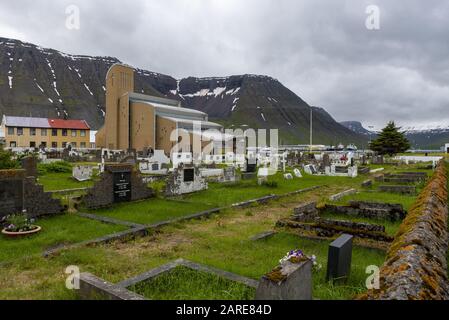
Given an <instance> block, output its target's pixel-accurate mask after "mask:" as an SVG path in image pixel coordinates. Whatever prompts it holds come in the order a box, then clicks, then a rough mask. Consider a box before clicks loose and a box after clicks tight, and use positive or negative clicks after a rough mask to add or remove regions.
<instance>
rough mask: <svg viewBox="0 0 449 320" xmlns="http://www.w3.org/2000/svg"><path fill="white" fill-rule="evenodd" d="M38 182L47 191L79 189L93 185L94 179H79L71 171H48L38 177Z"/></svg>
mask: <svg viewBox="0 0 449 320" xmlns="http://www.w3.org/2000/svg"><path fill="white" fill-rule="evenodd" d="M38 183H39V184H42V185H43V186H44V190H45V191H56V190H67V189H78V188H86V187H91V186H93V181H92V180H89V181H83V182H80V181H77V180H75V179H74V178H73V177H72V174H71V173H68V172H60V173H46V174H44V175H40V176H39V177H38Z"/></svg>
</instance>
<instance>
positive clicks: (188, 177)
mask: <svg viewBox="0 0 449 320" xmlns="http://www.w3.org/2000/svg"><path fill="white" fill-rule="evenodd" d="M194 178H195V169H194V168H189V169H184V182H192V181H194Z"/></svg>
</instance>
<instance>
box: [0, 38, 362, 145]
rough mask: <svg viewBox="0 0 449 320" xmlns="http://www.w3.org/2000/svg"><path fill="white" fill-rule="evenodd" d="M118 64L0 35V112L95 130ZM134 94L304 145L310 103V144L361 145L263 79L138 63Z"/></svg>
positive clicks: (278, 85)
mask: <svg viewBox="0 0 449 320" xmlns="http://www.w3.org/2000/svg"><path fill="white" fill-rule="evenodd" d="M116 62H119V60H118V59H116V58H112V57H90V56H75V55H68V54H65V53H62V52H59V51H56V50H53V49H45V48H41V47H39V46H36V45H33V44H29V43H23V42H21V41H18V40H12V39H4V38H0V116H1V115H3V114H8V115H20V116H30V115H31V116H35V117H59V118H64V117H65V118H69V119H85V120H87V121H88V123H89V124H90V125H91V127H92V128H93V129H97V128H99V127H100V126H101V125H102V124H103V121H104V99H105V95H104V93H105V87H104V79H105V75H106V72H107V70H108V68H109V67H110V66H111V65H112V64H113V63H116ZM135 91H136V92H139V93H145V94H151V95H156V96H165V97H168V98H173V99H177V100H180V101H181V102H182V105H183V106H184V107H187V108H194V109H197V110H201V111H204V112H207V113H208V114H209V117H210V119H211V120H214V121H217V122H220V123H222V124H224V125H226V126H229V127H232V126H233V127H237V126H243V127H246V126H249V127H252V128H267V129H279V130H280V137H281V143H308V139H309V117H310V109H311V108H312V110H313V114H314V116H313V119H314V121H313V123H314V127H313V128H314V143H320V144H329V145H330V144H333V145H335V144H338V143H340V142H342V143H356V144H363V143H365V142H366V137H365V136H364V135H361V134H358V133H354V132H353V131H351V130H349V129H347V128H346V127H344V126H343V125H341V124H339V123H337V122H336V121H335V120H334V119H333V118H332V117H331V116H330V115H329V114H328V113H327V112H326V111H325V110H324V109H322V108H317V107H311V106H309V105H308V104H307V103H306V102H305V101H303V100H302V99H301V98H300V97H298V96H297V95H296V94H295V93H293V92H292V91H290V90H289V89H288V88H286V87H285V86H283V85H282V84H281V83H280V82H279V81H278V80H276V79H273V78H271V77H267V76H258V75H239V76H230V77H222V78H218V77H215V78H193V77H189V78H185V79H181V80H176V79H175V78H173V77H171V76H168V75H163V74H159V73H154V72H150V71H146V70H142V69H138V68H137V69H136V73H135Z"/></svg>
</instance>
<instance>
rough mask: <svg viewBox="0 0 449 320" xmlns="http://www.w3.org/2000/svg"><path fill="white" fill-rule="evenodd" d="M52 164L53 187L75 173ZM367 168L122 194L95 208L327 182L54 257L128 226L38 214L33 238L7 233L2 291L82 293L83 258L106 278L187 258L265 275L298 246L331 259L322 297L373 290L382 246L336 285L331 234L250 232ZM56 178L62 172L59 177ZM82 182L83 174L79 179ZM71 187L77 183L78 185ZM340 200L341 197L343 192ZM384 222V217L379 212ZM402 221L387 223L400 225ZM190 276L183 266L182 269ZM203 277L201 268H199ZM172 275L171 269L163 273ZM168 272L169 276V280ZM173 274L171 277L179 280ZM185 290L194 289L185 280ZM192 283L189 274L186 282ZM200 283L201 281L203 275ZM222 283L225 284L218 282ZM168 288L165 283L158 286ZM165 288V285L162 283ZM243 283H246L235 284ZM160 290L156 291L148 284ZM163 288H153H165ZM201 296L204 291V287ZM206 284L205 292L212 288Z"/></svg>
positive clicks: (132, 217)
mask: <svg viewBox="0 0 449 320" xmlns="http://www.w3.org/2000/svg"><path fill="white" fill-rule="evenodd" d="M387 169H388V170H393V171H397V170H398V171H399V170H400V171H405V170H412V171H415V170H416V167H414V166H401V167H399V168H395V167H394V168H393V167H391V168H390V167H388V168H387ZM52 176H53V174H46V175H44V176H42V177H41V179H43V180H42V182H43V183H44V184H46V189H47V190H50V189H52V183H53V182H55V181H58V180H63V179H61V177H63V176H65V177H66V178H67V179H71V178H70V174H54V176H53V180H52V179H50V177H52ZM368 177H369V176H368V175H361V176H359V177H357V178H355V179H351V178H344V177H326V176H309V175H304V177H303V178H301V179H299V178H294V179H293V180H285V179H284V178H283V176H282V174H280V173H279V174H277V175H276V176H274V177H271V178H270V179H272V180H275V181H277V182H278V186H277V187H276V188H269V187H267V186H258V185H257V181H256V180H255V179H254V180H249V181H241V182H240V183H237V184H236V185H225V184H217V183H210V184H209V190H205V191H202V192H198V193H195V194H190V195H184V196H181V197H176V198H172V199H160V198H154V199H149V200H145V201H140V202H134V203H127V204H117V205H114V206H112V207H110V208H107V209H101V210H94V211H92V212H93V213H95V214H98V215H102V216H109V217H114V218H117V219H122V220H128V221H134V222H138V223H145V224H147V223H154V222H157V221H162V220H167V219H169V218H175V217H180V216H184V215H187V214H191V213H195V212H199V211H203V210H205V209H208V208H213V207H222V206H228V205H230V204H232V203H235V202H241V201H244V200H249V199H253V198H258V197H261V196H265V195H269V194H282V193H286V192H289V191H294V190H298V189H304V188H307V187H311V186H315V185H326V186H327V187H324V188H321V189H317V190H314V191H310V192H307V193H303V194H299V195H295V196H291V197H289V198H283V199H281V200H277V201H272V202H270V203H269V204H268V205H260V206H254V207H249V208H246V209H226V210H223V211H222V212H220V214H219V215H214V216H212V217H211V218H210V219H204V220H195V221H189V222H182V223H176V224H173V225H169V226H166V227H163V228H161V229H160V230H158V232H157V233H152V234H151V235H150V236H147V237H142V238H138V239H135V240H131V241H128V242H125V243H122V242H115V243H112V244H108V245H101V246H96V247H81V248H76V249H70V250H66V251H63V252H61V253H60V254H59V255H58V256H55V257H53V258H51V259H44V258H43V257H41V254H42V252H43V251H44V250H45V249H48V248H52V247H55V246H58V245H61V244H67V243H75V242H81V241H84V240H88V239H93V238H96V237H99V236H102V235H105V234H110V233H114V232H117V231H120V230H123V229H124V228H123V227H120V226H114V225H107V224H103V223H100V222H98V221H94V220H89V219H85V218H81V217H77V216H74V215H68V214H67V215H63V216H58V217H53V218H49V219H42V220H39V221H38V224H39V225H41V226H42V227H43V232H41V233H40V234H38V235H35V236H33V237H31V238H26V239H15V240H10V239H5V238H3V237H1V238H0V248H1V250H0V263H1V262H7V263H5V264H3V265H2V267H1V268H0V284H1V286H2V288H1V290H0V299H14V298H18V299H76V298H77V295H76V292H74V291H69V290H67V289H65V287H64V283H65V278H66V276H67V275H66V274H65V273H64V270H65V268H66V267H67V266H69V265H76V266H79V267H80V270H81V272H91V273H93V274H95V275H97V276H99V277H101V278H103V279H105V280H107V281H110V282H112V283H116V282H119V281H123V280H124V279H126V278H128V277H133V276H135V275H138V274H140V273H142V272H145V271H148V270H149V269H152V268H154V267H157V266H160V265H162V264H165V263H167V262H170V261H173V260H175V259H178V258H184V259H188V260H191V261H194V262H197V263H201V264H205V265H210V266H212V267H215V268H220V269H223V270H226V271H229V272H233V273H236V274H240V275H242V276H246V277H250V278H253V279H259V278H260V277H261V276H262V275H263V274H265V273H267V272H268V271H270V270H271V269H272V268H273V267H275V266H276V265H277V264H278V261H279V259H280V258H282V257H283V256H284V255H285V253H286V252H287V251H289V250H292V249H302V250H303V251H304V252H305V253H306V254H308V255H312V254H314V255H316V256H317V258H318V262H319V263H321V264H322V266H323V267H322V269H321V270H320V271H318V272H316V273H314V275H313V282H314V287H313V290H314V297H315V298H318V299H351V298H352V297H353V296H354V295H356V294H358V293H361V292H364V291H365V279H366V277H367V276H368V275H367V274H366V273H365V269H366V267H367V266H369V265H376V266H381V265H382V263H383V261H384V259H385V255H384V253H383V252H382V251H377V250H372V249H366V248H361V247H357V246H355V247H354V250H353V260H352V270H351V276H350V278H349V281H348V282H347V283H346V284H338V285H333V284H331V283H328V282H327V281H326V279H325V272H326V271H325V270H326V263H327V249H328V245H329V241H324V240H323V241H318V240H306V239H303V238H299V237H298V236H295V235H292V234H287V233H280V234H277V235H275V236H273V237H272V238H270V239H267V240H261V241H256V242H255V241H251V240H250V238H251V237H252V236H254V235H255V234H258V233H260V232H263V231H266V230H271V229H273V228H274V225H275V223H276V221H278V220H279V219H280V218H286V217H288V216H290V215H291V214H292V210H293V208H294V207H295V206H297V205H298V204H299V203H302V202H306V201H311V200H313V201H326V199H328V197H329V196H330V195H331V194H334V193H336V192H338V191H342V190H345V189H349V188H358V189H359V190H360V189H361V188H360V183H361V181H363V180H366V179H367V178H368ZM52 181H53V182H52ZM75 184H76V185H77V186H76V188H78V187H79V183H78V182H75ZM53 187H54V189H65V188H66V186H63V187H60V185H56V182H55V184H53ZM69 188H73V186H72V187H69ZM415 198H416V197H414V196H398V195H394V194H389V193H378V192H370V191H369V190H364V191H362V192H360V193H358V194H356V195H354V196H350V197H346V198H344V199H342V200H341V203H346V202H347V201H348V200H350V199H360V200H369V201H386V202H392V203H402V204H403V205H404V207H405V208H406V209H408V208H409V207H410V205H411V204H412V203H413V201H414V200H415ZM338 203H340V202H338ZM371 222H372V223H376V221H375V220H371ZM395 227H396V226H395V225H391V226H387V229H388V231H387V232H389V233H393V228H395ZM176 278H179V279H182V278H188V279H191V278H192V277H191V276H186V274H185V273H182V274H180V275H178V276H176V277H175V279H173V281H175V282H176V281H179V279H176ZM200 278H201V277H200ZM162 280H163V279H162ZM163 281H167V280H163ZM170 281H171V280H170ZM175 282H174V286H176V287H179V288H180V290H179V292H178V293H176V294H183V295H184V294H186V292H187V294H190V295H192V294H193V291H195V292H197V290H196V289H192V290H191V291H190V292H189V290H190V289H188V288H186V287H183V288H181V287H180V286H181V285H176V283H175ZM203 282H207V283H210V284H211V286H213V285H216V283H214V281H206V280H204V278H201V279H200V280H198V282H197V283H196V284H195V282H194V281H193V282H192V283H193V284H192V285H195V286H196V287H200V288H201V287H204V286H203V285H201V283H203ZM183 283H184V284H185V282H183ZM198 283H199V284H198ZM220 286H221V284H220V285H219V287H220ZM158 287H159V288H160V287H161V286H160V284H159V285H156V286H155V287H153V289H151V290H150V291H151V292H153V293H154V291H155V290H154V289H155V288H156V289H157V288H158ZM156 291H157V290H156ZM235 292H237V293H238V292H239V290H236V291H235ZM146 294H152V293H146ZM164 294H166V293H164V292H161V291H160V290H159V291H157V292H156V293H155V295H154V296H153V297H163V296H164ZM197 294H198V295H200V296H201V294H202V293H201V292H197ZM203 294H204V293H203Z"/></svg>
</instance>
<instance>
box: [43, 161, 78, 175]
mask: <svg viewBox="0 0 449 320" xmlns="http://www.w3.org/2000/svg"><path fill="white" fill-rule="evenodd" d="M38 171H39V174H45V173H71V172H72V165H71V164H70V163H69V162H66V161H57V162H52V163H45V164H44V163H42V164H39V165H38Z"/></svg>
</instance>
